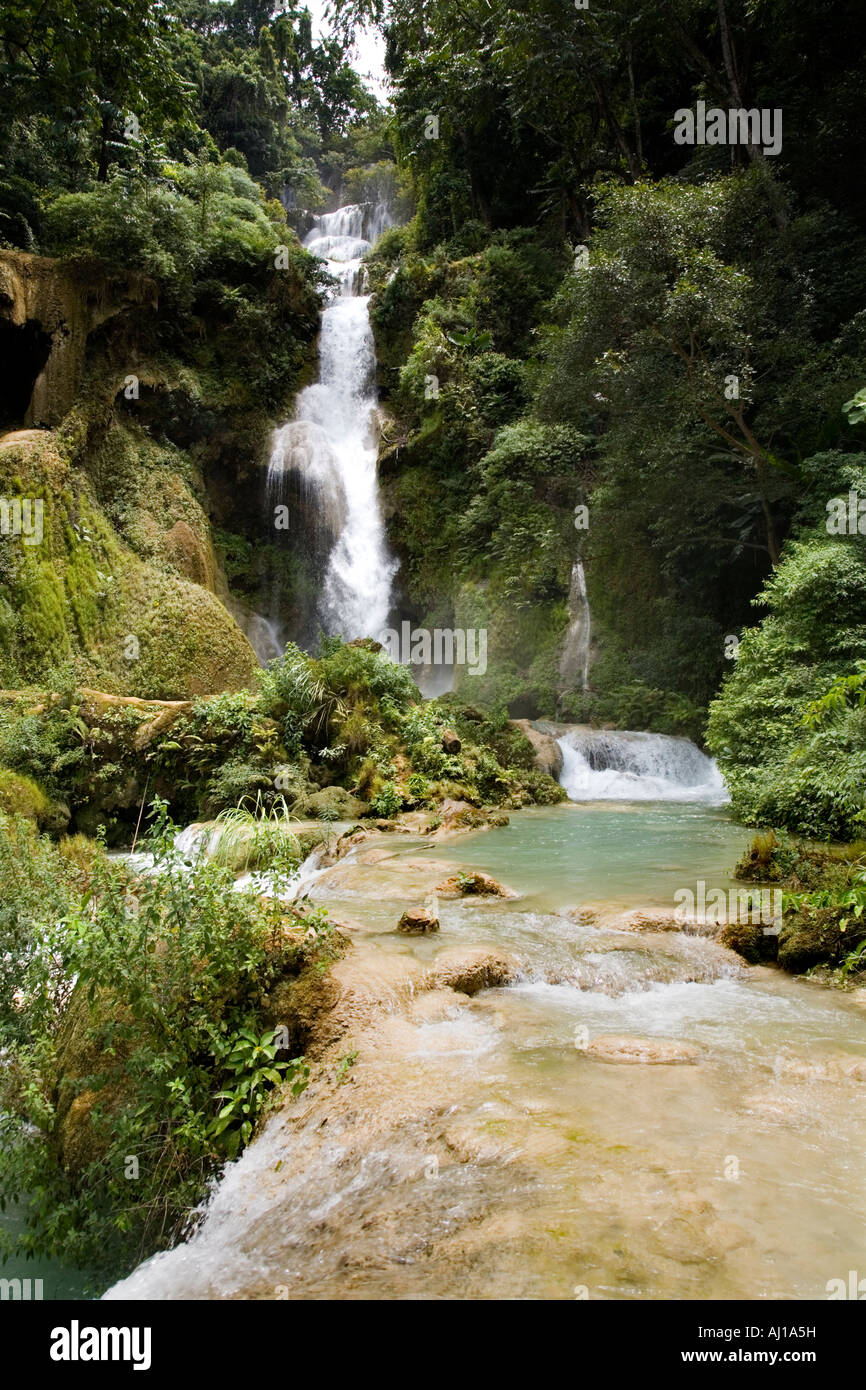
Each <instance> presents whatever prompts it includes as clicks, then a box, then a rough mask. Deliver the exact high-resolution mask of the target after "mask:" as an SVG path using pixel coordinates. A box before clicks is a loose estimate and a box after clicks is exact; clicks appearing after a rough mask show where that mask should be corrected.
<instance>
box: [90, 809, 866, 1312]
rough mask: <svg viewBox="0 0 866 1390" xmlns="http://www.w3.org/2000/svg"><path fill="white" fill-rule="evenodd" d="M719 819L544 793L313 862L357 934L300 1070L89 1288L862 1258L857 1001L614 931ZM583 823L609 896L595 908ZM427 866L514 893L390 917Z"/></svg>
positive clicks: (659, 890) (721, 842) (724, 1275)
mask: <svg viewBox="0 0 866 1390" xmlns="http://www.w3.org/2000/svg"><path fill="white" fill-rule="evenodd" d="M723 827H724V828H723ZM738 835H739V832H736V831H735V828H734V827H731V826H730V825H729V824H728V823H727V822H726V821H725V820H724V817H723V815H721V814H720V813H719V812H717V811H713V810H712V809H711V808H705V807H698V806H692V807H688V808H684V807H664V808H659V807H658V806H652V807H635V806H632V807H621V806H615V805H613V806H594V807H590V806H584V807H574V806H563V807H561V808H549V809H543V810H532V811H529V812H526V813H523V814H521V815H520V817H519V820H518V819H517V818H513V819H512V821H511V823H510V824H509V825H508V826H504V827H499V828H493V829H490V830H488V831H485V832H483V834H469V835H466V836H462V837H461V838H460V839H457V840H452V841H450V842H449V843H448V844H447V845H439V846H435V847H433V846H431V847H429V848H425V847H424V842H423V840H421V839H420V837H419V838H418V839H417V840H413V838H412V837H411V836H406V837H404V836H401V837H400V843H399V844H398V845H395V846H394V847H393V848H391V847H390V846H389V847H388V848H385V846H384V845H383V844H381V843H378V842H377V843H376V844H375V845H373V844H370V843H367V844H366V845H363V846H360V847H359V849H358V851H357V853H356V857H355V858H353V859H351V860H348V857H347V858H346V859H343V860H341V861H340V862H339V863H338V864H336V865H335V866H333V867H332V868H330V869H326V870H325V871H324V872H323V873H322V874H321V875H320V876H319V877H318V878H317V880H316V882H315V883H314V884H312V885H311V886H310V887H309V889H308V891H309V893H310V897H311V900H313V901H314V902H316V903H317V904H323V905H327V906H328V907H329V908H330V910H331V914H332V916H333V918H334V919H335V920H337V921H341V922H344V923H345V927H346V930H347V931H348V932H349V934H350V937H351V941H352V949H351V951H350V952H349V954H348V955H347V957H345V958H344V960H342V961H340V962H339V963H338V964H337V965H336V966H334V967H332V970H331V978H332V995H331V998H330V1000H329V1002H328V1006H327V1007H326V1008H325V1009H323V1011H322V1015H321V1019H320V1020H319V1021H318V1022H317V1023H316V1025H315V1028H314V1036H313V1038H312V1040H311V1056H312V1055H315V1056H316V1067H315V1073H314V1076H313V1078H312V1081H311V1085H310V1087H309V1088H308V1090H307V1091H306V1092H305V1093H304V1095H303V1096H302V1097H301V1098H300V1099H299V1100H297V1101H292V1102H289V1103H288V1104H285V1105H283V1106H282V1107H281V1108H280V1110H279V1111H278V1112H277V1113H275V1114H274V1115H273V1116H272V1117H271V1118H270V1119H269V1120H268V1121H267V1123H266V1124H265V1127H264V1129H263V1131H262V1133H261V1135H260V1136H259V1137H258V1138H257V1139H256V1140H255V1141H254V1142H253V1144H252V1145H251V1146H250V1147H249V1149H248V1150H247V1151H246V1153H245V1154H244V1156H243V1157H242V1158H241V1159H240V1161H239V1162H238V1163H236V1164H232V1165H230V1167H229V1168H228V1169H227V1170H226V1173H225V1175H224V1177H223V1179H222V1180H221V1182H220V1183H219V1185H218V1186H217V1189H216V1191H215V1194H214V1196H213V1199H212V1202H211V1205H210V1207H209V1209H208V1213H207V1215H206V1217H205V1220H204V1222H203V1223H202V1225H201V1227H200V1229H199V1231H198V1232H197V1233H196V1234H195V1235H194V1236H193V1237H192V1239H191V1240H190V1241H189V1242H187V1243H185V1244H183V1245H181V1246H179V1247H178V1248H177V1249H176V1250H174V1251H172V1252H169V1253H167V1254H164V1255H160V1256H157V1257H155V1258H154V1259H153V1260H151V1261H149V1262H148V1263H147V1264H145V1265H144V1266H143V1267H142V1268H141V1269H140V1270H139V1271H137V1272H136V1273H135V1274H133V1275H132V1276H131V1277H130V1278H129V1279H128V1280H125V1281H123V1282H122V1283H121V1284H119V1285H117V1286H116V1287H115V1289H114V1290H113V1291H112V1294H111V1296H112V1297H141V1298H163V1297H168V1298H176V1297H192V1298H196V1297H198V1298H201V1297H232V1298H280V1297H292V1298H295V1297H299V1298H326V1297H338V1298H341V1299H342V1298H353V1297H365V1298H367V1297H373V1298H375V1297H388V1298H402V1297H410V1298H411V1297H423V1298H441V1297H444V1298H500V1297H505V1298H512V1297H517V1298H520V1297H550V1298H573V1297H575V1296H581V1295H580V1294H576V1293H575V1290H578V1289H585V1290H587V1291H588V1296H589V1297H593V1298H599V1297H600V1298H651V1299H661V1298H700V1299H709V1298H722V1299H725V1298H739V1297H742V1298H767V1297H782V1298H809V1297H820V1296H822V1295H823V1289H824V1285H825V1284H826V1281H827V1280H828V1279H830V1278H834V1277H837V1276H838V1274H839V1271H840V1270H843V1268H845V1269H846V1268H848V1267H849V1265H851V1267H854V1266H855V1265H856V1262H857V1259H858V1258H859V1257H860V1253H861V1250H860V1240H859V1235H858V1229H859V1226H858V1221H857V1217H858V1215H859V1216H861V1217H862V1216H863V1215H866V1200H864V1193H863V1187H862V1180H861V1178H860V1164H859V1154H860V1152H862V1144H863V1140H864V1139H866V1123H864V1120H863V1119H862V1118H861V1116H862V1104H860V1105H858V1100H860V1098H861V1097H862V1086H863V1081H862V1079H861V1078H862V1077H863V1076H864V1075H866V1016H864V1011H863V1009H862V1008H861V1007H860V1006H859V1005H858V1004H857V1003H856V1002H855V1001H854V998H853V997H851V996H848V995H845V994H840V993H838V992H829V991H825V990H821V989H819V988H817V987H816V986H815V985H814V984H811V983H809V982H806V981H800V980H796V979H792V978H790V977H786V976H784V975H783V974H782V973H781V972H779V971H777V970H774V969H771V968H767V967H764V966H756V967H755V966H748V965H747V964H746V963H745V962H744V961H743V960H742V959H741V958H740V957H738V956H737V955H735V954H734V953H733V952H732V951H730V950H727V949H725V948H724V947H722V946H720V945H719V944H718V943H717V942H714V941H712V940H708V939H706V938H704V937H701V936H694V935H689V934H686V933H678V932H670V931H668V932H664V933H660V932H641V933H640V934H639V935H638V936H636V935H635V933H634V932H633V931H628V930H624V929H623V928H624V926H625V921H624V918H625V917H627V916H628V914H629V913H630V912H632V911H633V909H634V908H636V907H640V906H650V905H652V904H653V903H654V902H655V903H656V904H659V903H660V902H663V901H666V900H667V894H668V892H669V888H670V884H671V883H672V882H673V881H674V880H675V879H679V880H680V881H682V880H685V881H688V878H689V877H690V876H691V875H692V874H694V873H695V871H696V870H698V871H702V876H703V877H704V878H705V879H707V881H708V882H711V883H717V884H718V885H719V886H722V883H723V882H725V881H727V876H728V873H729V870H730V868H731V867H732V862H733V856H732V855H731V853H730V851H731V849H732V848H733V840H734V838H735V836H738ZM385 838H386V837H385V836H382V837H379V839H381V840H385ZM518 843H522V844H523V846H524V853H523V856H522V858H521V857H520V856H519V855H518V854H517V852H516V850H517V845H518ZM605 843H608V844H609V845H610V846H611V847H614V848H615V851H616V864H617V865H618V866H619V872H620V878H619V885H620V887H619V891H618V894H617V895H616V896H618V899H619V900H618V901H616V902H615V903H614V904H613V908H614V909H615V910H616V911H617V912H620V913H621V915H622V917H623V920H621V921H619V922H617V921H616V920H615V918H612V917H607V918H606V919H605V920H604V922H603V924H602V925H600V926H599V925H593V924H592V923H591V922H583V921H581V920H579V918H580V913H581V910H582V909H585V908H587V906H589V905H590V903H591V902H595V903H596V906H598V896H597V887H596V885H597V884H598V883H600V882H601V879H602V876H603V875H604V874H605V873H608V874H610V872H611V869H615V867H616V866H615V865H607V866H605V864H604V863H603V862H602V859H601V850H600V846H601V845H603V844H605ZM740 843H741V841H740ZM545 845H547V846H550V849H549V851H548V852H547V853H548V857H547V858H546V859H545V858H544V855H545V850H544V848H543V847H544V846H545ZM711 845H713V846H715V848H714V849H712V850H710V849H709V846H711ZM434 860H435V861H438V862H432V861H434ZM506 860H507V861H509V868H510V872H509V874H508V876H507V877H506V876H505V874H500V872H498V869H499V866H500V864H504V863H505V862H506ZM569 862H570V866H571V867H570V869H569V868H568V864H569ZM557 866H558V867H557ZM446 869H448V870H450V871H451V872H452V873H453V872H454V871H455V870H456V871H457V872H460V871H461V869H462V870H469V869H472V870H476V869H477V870H481V869H484V870H485V871H488V872H492V873H493V875H494V877H497V878H500V877H501V878H502V880H503V881H504V882H505V883H506V884H507V886H508V887H510V888H512V889H513V890H514V891H515V892H516V893H517V894H519V896H518V897H517V898H516V899H512V900H509V901H507V902H503V901H502V900H500V899H493V898H491V899H489V900H484V901H482V900H478V899H474V898H470V897H466V898H461V899H456V900H455V899H446V898H444V897H443V896H439V897H438V900H437V903H436V907H437V915H438V918H439V923H440V930H439V931H438V932H437V933H433V934H430V935H421V936H407V935H405V934H403V933H400V932H398V931H397V930H396V927H397V923H398V921H399V918H400V915H401V914H402V912H403V911H404V909H405V907H406V906H408V905H410V904H411V903H412V902H414V901H416V900H418V899H419V898H420V899H421V900H422V901H423V900H424V898H425V897H429V895H430V894H431V893H433V892H435V889H436V884H437V882H441V881H442V880H441V879H440V878H439V877H438V876H439V875H440V874H441V873H443V872H444V870H446ZM552 870H554V872H551V871H552ZM545 882H546V883H547V884H548V887H547V890H546V891H545V888H544V884H545ZM551 883H555V884H556V887H555V888H551V887H550V884H551ZM591 894H596V897H595V898H591V897H590V895H591ZM485 963H486V964H485ZM485 971H486V973H485ZM497 971H498V972H499V974H498V976H497V974H496V972H497ZM479 979H481V980H482V982H483V983H484V984H485V985H486V987H482V988H476V985H477V984H478V981H479ZM506 981H507V982H506ZM467 986H468V988H467ZM636 1058H637V1059H640V1060H639V1061H637V1062H636V1060H635V1059H636Z"/></svg>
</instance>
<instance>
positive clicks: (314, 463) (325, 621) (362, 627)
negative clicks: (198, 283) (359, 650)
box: [265, 203, 397, 640]
mask: <svg viewBox="0 0 866 1390" xmlns="http://www.w3.org/2000/svg"><path fill="white" fill-rule="evenodd" d="M390 223H391V218H390V213H389V211H388V208H387V207H386V206H384V205H382V204H376V205H371V204H361V203H356V204H350V205H349V206H347V207H342V208H338V209H337V210H336V212H329V213H325V214H323V215H322V216H321V217H317V218H316V219H315V222H314V225H313V227H312V228H311V230H310V231H309V232H308V233H307V236H306V238H305V240H304V246H305V247H306V249H307V250H308V251H309V252H310V253H311V254H312V255H314V256H317V257H318V258H319V259H320V260H322V261H323V262H324V263H325V265H326V267H327V269H328V271H329V272H330V273H331V274H332V275H333V276H334V277H335V279H336V280H337V281H338V287H337V289H336V290H335V291H334V292H333V294H332V295H331V297H330V300H329V302H328V304H327V305H326V307H325V309H324V311H323V313H322V324H321V337H320V343H319V379H318V381H317V382H316V383H315V384H314V385H312V386H308V387H306V389H305V390H303V391H302V392H301V393H300V395H299V396H298V399H297V403H296V406H295V415H294V419H292V420H291V421H289V422H288V423H287V424H285V425H283V426H282V427H281V428H280V429H278V430H277V431H276V432H275V434H274V438H273V443H272V449H271V457H270V462H269V464H268V471H267V478H266V484H265V489H266V507H267V515H268V518H269V522H270V523H271V524H272V523H273V518H274V517H275V515H276V510H275V509H276V508H278V507H280V506H281V505H282V506H285V507H287V508H288V516H289V522H288V525H289V531H288V535H289V537H297V534H298V529H299V526H298V523H300V529H302V531H303V536H304V548H305V550H306V552H307V555H308V557H309V559H310V562H311V565H312V569H313V571H314V573H315V576H316V587H317V602H316V604H315V611H314V612H311V613H310V614H309V615H308V622H307V624H306V630H305V631H304V633H303V634H298V635H300V636H302V638H305V639H307V640H309V639H310V638H311V637H313V636H315V631H316V629H318V628H321V629H322V630H324V631H325V632H327V633H334V634H339V635H340V636H342V637H345V638H347V639H351V638H354V637H378V636H379V635H380V634H381V632H382V631H383V629H384V628H385V626H386V624H387V620H388V613H389V610H390V607H391V585H392V581H393V579H394V575H395V574H396V571H397V561H396V560H395V559H394V558H393V557H392V556H391V555H390V554H389V552H388V548H387V544H386V540H385V527H384V523H383V520H382V514H381V510H380V507H379V489H378V480H377V476H376V455H377V452H378V440H379V421H378V412H377V398H376V385H375V370H376V358H375V349H374V344H373V332H372V329H371V327H370V316H369V295H365V294H362V293H361V289H362V288H363V277H362V265H361V259H362V257H363V256H364V254H365V253H366V252H367V251H369V249H370V246H371V244H372V240H373V239H374V238H375V237H377V236H378V235H379V234H380V233H381V232H382V230H384V228H385V227H387V226H389V225H390ZM279 599H280V595H279V591H278V590H277V591H276V592H273V593H272V594H271V596H270V605H271V609H272V616H273V615H274V614H276V613H277V612H278V610H279Z"/></svg>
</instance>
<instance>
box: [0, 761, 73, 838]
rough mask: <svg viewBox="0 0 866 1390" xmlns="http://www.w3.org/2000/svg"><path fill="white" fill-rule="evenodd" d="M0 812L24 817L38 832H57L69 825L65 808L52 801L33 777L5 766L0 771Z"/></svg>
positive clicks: (61, 804) (67, 812)
mask: <svg viewBox="0 0 866 1390" xmlns="http://www.w3.org/2000/svg"><path fill="white" fill-rule="evenodd" d="M0 811H4V812H5V813H6V815H7V816H11V815H15V814H16V813H17V814H18V815H19V816H26V817H27V819H28V820H31V821H34V822H35V823H36V824H37V825H38V826H39V828H40V829H41V830H50V831H58V832H59V831H62V830H65V829H66V826H67V825H68V824H69V807H68V806H66V805H65V804H64V803H63V802H62V801H53V800H52V799H51V797H50V796H48V795H46V793H45V792H44V791H43V790H42V788H41V787H40V786H39V784H38V782H35V781H34V780H33V778H32V777H26V776H24V775H23V774H22V773H20V772H12V771H10V770H9V768H5V767H3V768H0Z"/></svg>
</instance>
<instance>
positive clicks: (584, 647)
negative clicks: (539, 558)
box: [559, 560, 590, 690]
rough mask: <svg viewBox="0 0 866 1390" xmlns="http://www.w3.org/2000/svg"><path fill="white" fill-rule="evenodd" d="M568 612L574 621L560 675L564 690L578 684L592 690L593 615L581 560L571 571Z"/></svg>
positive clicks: (560, 665) (567, 640)
mask: <svg viewBox="0 0 866 1390" xmlns="http://www.w3.org/2000/svg"><path fill="white" fill-rule="evenodd" d="M568 611H569V614H570V617H571V621H570V623H569V626H568V632H567V634H566V638H565V645H564V647H563V649H562V656H561V658H560V661H559V675H560V679H561V680H562V682H563V684H564V685H565V686H571V685H573V684H574V682H575V680H578V681H579V682H580V688H581V690H586V689H587V688H588V686H589V637H590V612H589V599H588V598H587V596H586V576H585V574H584V572H583V564H582V562H581V561H580V560H575V562H574V565H573V566H572V570H571V585H570V587H569V591H568Z"/></svg>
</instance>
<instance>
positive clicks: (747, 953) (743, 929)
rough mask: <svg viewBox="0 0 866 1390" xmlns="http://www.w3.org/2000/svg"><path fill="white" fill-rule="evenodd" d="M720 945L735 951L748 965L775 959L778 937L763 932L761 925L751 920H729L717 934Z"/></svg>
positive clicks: (771, 933)
mask: <svg viewBox="0 0 866 1390" xmlns="http://www.w3.org/2000/svg"><path fill="white" fill-rule="evenodd" d="M719 941H720V943H721V945H722V946H727V947H729V948H730V950H732V951H736V953H737V955H738V956H742V958H743V960H745V961H748V962H749V964H750V965H760V964H761V963H762V962H765V961H771V960H775V959H776V954H777V951H778V938H777V936H776V935H775V933H773V932H767V933H766V934H765V932H764V929H763V927H761V926H756V925H755V924H754V923H752V922H729V923H728V924H727V926H726V927H725V928H724V930H723V931H722V932H721V933H720V935H719Z"/></svg>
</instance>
